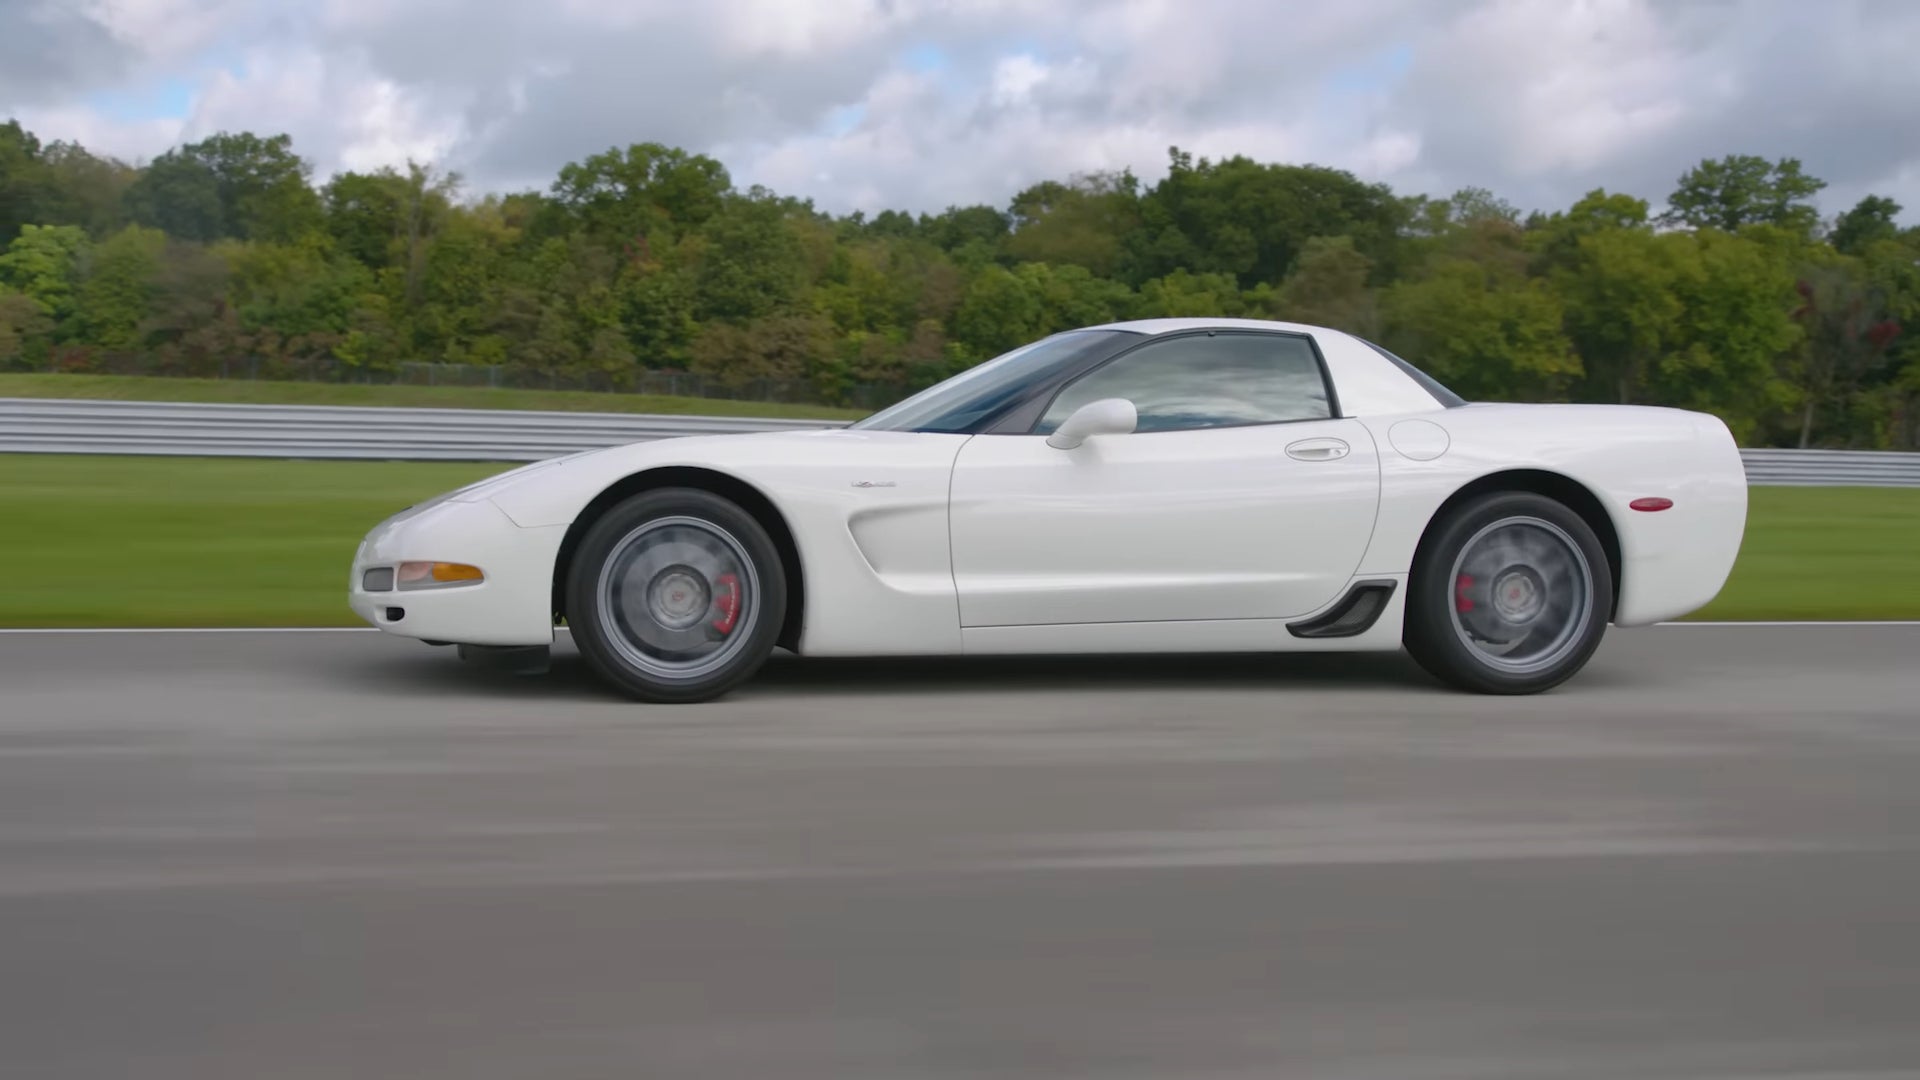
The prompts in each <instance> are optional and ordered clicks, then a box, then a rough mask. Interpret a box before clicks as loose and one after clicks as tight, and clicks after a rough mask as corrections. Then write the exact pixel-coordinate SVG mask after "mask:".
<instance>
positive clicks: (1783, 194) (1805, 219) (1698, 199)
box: [1661, 154, 1827, 235]
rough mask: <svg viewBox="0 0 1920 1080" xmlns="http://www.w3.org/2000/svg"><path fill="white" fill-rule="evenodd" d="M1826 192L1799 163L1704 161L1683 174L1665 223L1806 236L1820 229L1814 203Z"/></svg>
mask: <svg viewBox="0 0 1920 1080" xmlns="http://www.w3.org/2000/svg"><path fill="white" fill-rule="evenodd" d="M1826 186H1827V184H1826V181H1824V180H1819V179H1816V178H1814V177H1811V176H1808V175H1806V173H1804V172H1802V171H1801V168H1800V162H1799V160H1798V159H1796V158H1781V159H1780V160H1779V161H1776V162H1771V163H1769V162H1768V161H1767V160H1766V159H1765V158H1762V157H1756V156H1754V155H1752V154H1731V155H1728V156H1726V157H1723V158H1720V159H1718V160H1709V161H1702V162H1701V163H1700V164H1698V165H1696V166H1694V167H1693V168H1692V169H1689V170H1688V171H1687V172H1686V173H1685V174H1683V175H1682V176H1681V177H1680V182H1679V186H1678V187H1676V188H1675V189H1674V191H1673V194H1672V195H1670V196H1668V198H1667V211H1666V213H1664V214H1662V215H1661V221H1662V222H1664V223H1666V224H1669V225H1686V226H1689V227H1691V228H1695V229H1705V228H1714V229H1720V230H1723V231H1725V232H1737V231H1738V230H1739V229H1740V228H1742V227H1743V226H1747V225H1777V226H1780V227H1781V228H1785V229H1790V230H1792V231H1794V232H1796V233H1800V234H1803V235H1804V234H1808V233H1811V232H1812V231H1813V228H1814V226H1815V225H1816V224H1818V223H1819V211H1817V210H1816V209H1814V207H1813V205H1812V200H1813V197H1814V196H1815V195H1818V194H1820V192H1821V190H1822V189H1824V188H1825V187H1826Z"/></svg>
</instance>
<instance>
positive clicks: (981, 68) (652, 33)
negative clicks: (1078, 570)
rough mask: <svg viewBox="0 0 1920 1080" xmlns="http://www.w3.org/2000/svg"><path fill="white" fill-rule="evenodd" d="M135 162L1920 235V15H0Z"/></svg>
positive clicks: (1753, 8)
mask: <svg viewBox="0 0 1920 1080" xmlns="http://www.w3.org/2000/svg"><path fill="white" fill-rule="evenodd" d="M6 115H12V116H14V117H16V118H18V119H19V120H21V121H22V122H23V123H25V124H26V125H27V126H28V127H29V128H30V129H32V130H34V131H35V132H37V133H38V134H40V135H41V136H42V138H44V139H53V138H67V139H75V140H78V141H80V142H83V143H85V144H86V145H88V146H89V147H92V148H94V149H96V150H100V151H105V152H110V153H113V154H116V155H119V156H122V157H126V158H129V159H136V160H137V159H144V158H149V157H151V156H153V155H154V154H157V153H159V152H160V151H163V150H165V149H166V148H167V147H168V146H170V145H173V144H175V143H177V142H179V141H182V140H191V139H194V138H198V137H201V136H204V135H207V134H210V133H212V132H215V131H219V130H240V129H247V130H252V131H255V132H259V133H263V134H264V133H268V132H278V131H285V132H288V133H290V134H292V135H293V136H294V141H295V145H296V147H297V148H298V149H299V150H300V151H301V152H302V153H303V154H304V155H305V156H307V157H308V158H309V159H310V160H312V161H313V163H314V166H315V170H316V172H317V173H318V174H319V175H320V176H322V177H324V176H325V175H327V174H328V173H330V172H332V171H334V170H338V169H364V168H369V167H374V166H378V165H380V164H385V163H396V164H397V163H401V162H404V161H405V160H406V159H407V158H408V157H409V156H412V157H414V158H416V159H430V160H433V161H436V162H438V163H440V164H441V165H442V166H444V167H447V168H451V169H456V170H458V171H460V172H461V173H463V174H464V175H465V176H466V177H467V178H468V186H469V189H470V190H473V189H509V188H522V187H544V186H546V184H547V183H548V182H549V181H550V179H551V178H552V176H553V174H554V172H555V171H556V170H557V168H558V167H559V166H560V165H562V164H564V163H565V162H567V161H571V160H577V159H579V158H581V157H584V156H586V155H588V154H591V153H594V152H596V151H599V150H603V149H606V148H607V147H610V146H615V145H625V144H627V143H631V142H641V141H658V142H664V143H668V144H672V145H678V146H684V147H687V148H690V149H695V150H700V151H705V152H707V153H711V154H714V155H715V156H717V157H719V158H720V159H721V160H722V161H723V162H725V163H726V164H727V166H728V167H729V169H730V170H731V171H732V173H733V175H734V177H735V179H736V180H737V181H740V182H741V183H756V182H757V183H764V184H766V185H768V186H770V187H772V188H774V189H776V190H778V191H781V192H782V193H787V194H794V195H803V196H809V197H812V198H813V199H814V200H815V201H816V202H817V203H818V204H819V205H821V206H822V207H823V208H826V209H831V210H836V211H843V210H848V209H852V208H866V209H869V210H876V209H881V208H885V207H899V208H905V209H912V210H933V209H938V208H940V207H942V206H946V205H948V204H952V203H968V202H988V203H993V204H996V205H1004V204H1005V202H1006V200H1007V199H1008V198H1009V197H1010V196H1011V195H1012V194H1013V193H1014V192H1015V191H1016V190H1018V189H1019V188H1020V187H1022V186H1024V185H1025V184H1027V183H1030V182H1032V181H1033V180H1036V179H1041V178H1047V177H1065V176H1068V175H1070V174H1072V173H1074V172H1078V171H1087V170H1095V169H1108V168H1120V167H1125V166H1131V167H1132V168H1133V169H1134V171H1135V172H1136V173H1137V174H1139V175H1140V176H1142V177H1143V178H1144V179H1147V180H1149V181H1151V180H1153V179H1155V178H1157V177H1158V176H1160V175H1161V174H1162V173H1163V172H1164V168H1165V160H1166V149H1167V147H1168V146H1169V145H1174V144H1177V145H1179V146H1181V147H1183V148H1186V149H1190V150H1192V151H1193V152H1194V153H1195V154H1196V155H1205V156H1219V155H1225V154H1232V153H1244V154H1248V155H1250V156H1253V157H1256V158H1259V159H1261V160H1267V161H1292V162H1316V163H1322V164H1330V165H1336V166H1339V167H1342V168H1347V169H1351V170H1353V171H1354V172H1356V173H1358V174H1360V175H1361V176H1363V177H1365V178H1367V179H1370V180H1385V181H1387V182H1389V183H1392V184H1393V185H1394V186H1395V187H1396V188H1397V189H1399V190H1402V191H1408V192H1412V191H1425V192H1429V193H1433V194H1444V193H1446V192H1450V191H1452V190H1454V189H1457V188H1459V187H1462V186H1466V185H1479V186H1484V187H1489V188H1492V189H1494V190H1495V191H1497V192H1499V193H1500V194H1502V195H1504V196H1505V197H1507V198H1508V199H1509V200H1510V201H1512V202H1514V203H1516V204H1518V205H1520V206H1521V207H1522V208H1525V209H1531V208H1535V207H1540V208H1554V207H1561V206H1564V205H1566V204H1568V203H1569V202H1571V201H1572V200H1573V199H1574V198H1576V197H1578V196H1579V195H1580V194H1581V193H1582V192H1585V191H1587V190H1590V189H1592V188H1594V187H1596V186H1605V187H1608V188H1611V189H1615V190H1625V191H1631V192H1633V193H1635V194H1638V195H1641V196H1643V197H1647V198H1649V199H1651V200H1653V201H1654V202H1655V203H1656V204H1658V203H1659V202H1660V201H1661V199H1662V198H1663V197H1664V196H1665V195H1666V193H1667V192H1669V191H1670V190H1671V189H1672V187H1673V181H1674V178H1675V177H1676V176H1678V175H1679V173H1680V172H1681V171H1682V170H1683V169H1685V168H1686V167H1687V166H1689V165H1690V164H1692V163H1693V162H1695V161H1697V160H1699V159H1700V158H1702V157H1706V156H1719V155H1721V154H1727V153H1756V154H1761V155H1764V156H1767V157H1769V158H1773V157H1780V156H1797V157H1799V158H1801V159H1802V161H1803V162H1804V163H1805V165H1806V167H1807V169H1808V171H1810V172H1812V173H1813V174H1814V175H1816V176H1819V177H1821V178H1823V179H1825V180H1827V181H1828V182H1829V183H1830V185H1831V187H1830V188H1829V190H1828V191H1827V192H1826V193H1825V194H1824V195H1823V197H1822V199H1821V202H1822V206H1823V208H1824V209H1826V210H1828V211H1829V212H1832V211H1834V210H1837V209H1843V208H1845V207H1846V206H1848V205H1851V204H1852V202H1853V201H1855V200H1857V199H1858V198H1859V197H1860V196H1861V195H1863V194H1866V193H1869V192H1875V193H1881V194H1889V195H1892V196H1894V197H1895V198H1896V199H1898V200H1899V201H1900V202H1901V203H1902V204H1903V205H1905V206H1906V207H1907V208H1908V209H1907V211H1906V213H1904V214H1903V215H1902V217H1903V219H1904V220H1906V221H1909V222H1912V221H1916V220H1920V0H1331V2H1324V3H1322V2H1302V0H0V116H6Z"/></svg>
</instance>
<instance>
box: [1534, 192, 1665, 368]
mask: <svg viewBox="0 0 1920 1080" xmlns="http://www.w3.org/2000/svg"><path fill="white" fill-rule="evenodd" d="M1678 250H1679V249H1678V248H1677V247H1676V246H1675V245H1674V244H1673V243H1670V242H1669V241H1668V238H1666V237H1660V236H1655V235H1654V234H1653V233H1652V232H1651V231H1649V230H1647V229H1644V228H1603V229H1599V230H1597V231H1593V232H1589V233H1587V234H1585V235H1583V236H1579V237H1578V238H1577V239H1576V240H1575V241H1574V249H1573V252H1572V254H1571V255H1569V256H1568V257H1567V259H1566V261H1565V263H1564V264H1563V265H1562V266H1561V267H1560V268H1559V269H1558V271H1557V272H1556V273H1555V275H1554V278H1553V283H1554V285H1555V287H1556V290H1557V291H1558V292H1559V294H1560V297H1561V304H1562V308H1563V310H1564V312H1565V325H1566V331H1567V336H1568V338H1569V339H1570V340H1571V341H1572V343H1573V346H1574V350H1575V351H1576V352H1577V353H1578V354H1579V356H1580V361H1581V371H1582V375H1583V379H1582V381H1581V384H1580V387H1579V393H1578V396H1579V397H1580V398H1581V400H1585V401H1615V402H1619V403H1620V404H1623V405H1624V404H1629V403H1632V402H1634V401H1636V400H1639V398H1640V397H1641V394H1642V390H1643V388H1644V385H1645V380H1646V378H1647V373H1648V372H1649V371H1650V370H1651V369H1652V368H1653V367H1654V366H1656V365H1657V364H1658V363H1659V361H1660V357H1661V355H1662V353H1663V351H1664V350H1666V349H1668V348H1670V347H1672V346H1673V344H1674V341H1675V337H1676V335H1677V334H1678V332H1679V320H1680V315H1681V306H1680V298H1679V296H1678V295H1677V293H1676V291H1675V283H1676V280H1677V274H1678V270H1677V269H1676V266H1675V258H1676V255H1677V253H1678Z"/></svg>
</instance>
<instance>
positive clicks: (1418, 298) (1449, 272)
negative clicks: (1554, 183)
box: [1381, 256, 1580, 401]
mask: <svg viewBox="0 0 1920 1080" xmlns="http://www.w3.org/2000/svg"><path fill="white" fill-rule="evenodd" d="M1381 321H1382V334H1383V338H1384V340H1383V341H1382V344H1384V345H1385V346H1386V347H1387V348H1389V349H1391V350H1393V351H1394V352H1395V353H1398V354H1399V355H1401V356H1404V357H1406V358H1407V359H1408V360H1410V361H1412V362H1413V363H1415V364H1419V365H1421V366H1422V367H1424V368H1425V369H1426V370H1428V371H1429V372H1431V373H1432V374H1433V376H1434V377H1435V378H1437V379H1439V380H1440V381H1442V382H1444V383H1446V384H1447V385H1449V386H1451V387H1452V388H1453V389H1454V390H1455V391H1456V392H1458V393H1459V394H1461V395H1462V396H1464V397H1467V398H1471V399H1475V400H1486V401H1497V400H1520V401H1557V400H1564V399H1565V395H1566V392H1567V388H1568V387H1569V386H1570V385H1571V384H1572V382H1573V381H1574V380H1575V379H1577V378H1578V377H1579V375H1580V361H1579V359H1578V357H1576V356H1575V355H1574V352H1573V347H1572V345H1571V343H1570V342H1568V340H1567V337H1566V334H1565V333H1564V332H1563V330H1562V329H1561V326H1562V322H1563V313H1562V311H1561V307H1560V301H1559V298H1558V297H1557V296H1555V295H1554V293H1553V290H1552V289H1551V288H1549V287H1548V286H1547V284H1546V283H1545V282H1544V281H1540V280H1538V279H1533V280H1529V279H1526V278H1524V277H1521V276H1519V275H1516V274H1513V273H1510V272H1504V271H1501V270H1499V269H1497V268H1494V267H1489V266H1486V265H1483V264H1481V263H1477V262H1475V261H1473V260H1471V259H1467V258H1462V257H1459V256H1443V257H1441V258H1439V259H1437V260H1434V262H1433V263H1432V264H1431V265H1429V266H1428V267H1427V268H1426V271H1425V272H1424V273H1423V274H1422V276H1421V277H1419V278H1417V279H1414V280H1409V281H1402V282H1399V283H1397V284H1395V285H1393V286H1391V287H1389V288H1388V289H1387V290H1386V292H1385V293H1384V294H1383V295H1382V297H1381Z"/></svg>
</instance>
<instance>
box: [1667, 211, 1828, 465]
mask: <svg viewBox="0 0 1920 1080" xmlns="http://www.w3.org/2000/svg"><path fill="white" fill-rule="evenodd" d="M1661 239H1662V240H1663V241H1665V242H1667V243H1669V244H1671V245H1673V246H1674V247H1675V248H1676V249H1677V251H1678V253H1677V254H1676V256H1675V257H1674V259H1673V265H1674V267H1675V270H1676V273H1675V275H1674V278H1673V282H1672V287H1673V291H1674V297H1675V299H1676V300H1677V301H1678V304H1679V316H1678V318H1677V319H1676V320H1675V323H1674V325H1673V327H1672V330H1671V333H1670V335H1669V337H1668V338H1667V340H1666V342H1665V346H1666V347H1665V349H1664V352H1663V355H1662V356H1661V358H1660V362H1659V363H1658V364H1657V365H1656V366H1655V367H1654V369H1653V371H1652V373H1651V375H1650V378H1649V380H1648V383H1647V389H1646V394H1647V397H1648V399H1649V400H1651V401H1655V402H1658V403H1660V404H1663V405H1673V406H1678V407H1681V408H1689V409H1698V410H1701V411H1703V412H1710V413H1714V414H1717V415H1718V416H1719V417H1720V418H1721V419H1722V420H1724V421H1726V423H1727V425H1728V426H1729V427H1731V428H1732V429H1733V431H1734V434H1735V435H1736V436H1738V437H1740V438H1743V439H1748V438H1752V437H1753V436H1755V435H1756V434H1757V433H1758V432H1759V431H1760V430H1761V428H1762V425H1763V423H1764V421H1765V419H1766V418H1767V417H1768V416H1769V415H1772V414H1774V413H1775V412H1777V411H1778V410H1779V409H1780V408H1782V407H1784V406H1786V405H1787V404H1788V402H1789V401H1790V391H1789V390H1788V388H1787V387H1786V386H1785V385H1784V384H1782V383H1781V381H1780V379H1779V377H1778V367H1779V359H1780V357H1781V356H1782V355H1784V354H1786V353H1787V352H1788V351H1789V350H1791V349H1792V348H1793V347H1794V345H1795V343H1796V342H1797V341H1798V340H1799V337H1800V332H1799V330H1798V329H1797V328H1796V327H1795V326H1794V324H1793V321H1792V319H1791V318H1789V314H1790V312H1791V310H1792V308H1793V302H1794V299H1795V298H1794V292H1793V274H1792V272H1791V266H1790V264H1789V263H1787V262H1786V261H1785V260H1784V259H1782V258H1781V257H1780V252H1779V250H1777V249H1774V248H1770V247H1768V246H1767V245H1766V244H1764V243H1761V242H1759V241H1757V240H1754V239H1751V238H1749V237H1747V236H1738V235H1732V234H1729V233H1724V232H1720V231H1719V230H1717V229H1703V230H1701V231H1699V232H1698V233H1695V234H1692V235H1691V236H1688V235H1678V236H1667V237H1662V238H1661Z"/></svg>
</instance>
